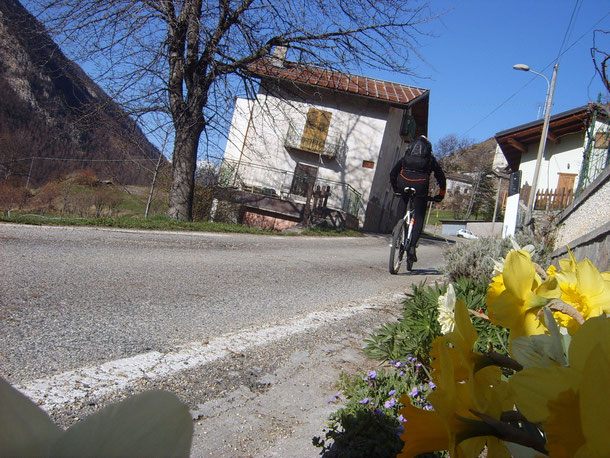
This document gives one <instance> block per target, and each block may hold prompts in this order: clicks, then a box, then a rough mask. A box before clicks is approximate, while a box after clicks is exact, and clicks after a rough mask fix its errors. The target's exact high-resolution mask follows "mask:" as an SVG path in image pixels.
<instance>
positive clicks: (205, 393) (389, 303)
mask: <svg viewBox="0 0 610 458" xmlns="http://www.w3.org/2000/svg"><path fill="white" fill-rule="evenodd" d="M403 297H404V296H402V295H399V294H397V295H393V296H388V297H386V298H381V299H378V300H376V301H372V302H371V303H370V306H369V307H367V309H366V311H364V312H362V313H359V314H358V315H355V316H353V317H351V318H350V319H348V320H338V321H336V322H334V323H332V324H331V325H328V326H324V327H321V328H319V329H317V330H315V331H313V332H310V331H308V332H306V333H301V334H295V335H293V336H292V337H290V338H288V339H284V340H282V341H281V342H278V343H276V344H274V345H268V346H264V347H258V348H255V349H253V350H250V351H247V352H244V353H235V354H232V355H231V356H230V357H228V358H224V359H222V360H219V361H216V362H214V363H211V364H207V365H205V366H203V367H200V368H197V369H194V370H185V371H184V372H181V373H179V374H176V375H174V376H172V377H168V378H165V379H163V380H148V379H142V380H139V381H138V382H137V383H136V384H134V385H132V386H131V387H130V388H129V389H128V390H124V391H121V392H117V393H114V394H112V395H110V396H108V397H106V398H103V399H87V400H85V401H83V402H75V403H72V404H70V405H65V406H63V408H62V409H57V410H55V411H53V412H51V416H52V418H53V419H54V421H55V422H56V423H58V424H60V425H62V426H63V427H67V426H69V425H71V424H73V423H74V422H76V421H78V420H79V419H81V418H84V417H86V416H87V415H89V414H91V413H93V412H94V411H96V410H98V409H100V408H102V407H104V406H105V405H108V404H111V403H114V402H118V401H120V400H122V399H125V398H126V397H128V396H130V395H133V394H137V393H140V392H142V391H146V390H150V389H163V390H167V391H170V392H173V393H175V394H176V395H177V396H178V397H179V398H180V399H181V400H182V401H183V402H184V403H186V404H187V405H188V407H189V409H190V411H191V415H192V418H193V421H194V427H195V432H194V436H193V444H192V447H191V456H193V457H199V456H202V457H203V456H214V457H246V456H247V457H315V456H318V455H319V452H320V449H318V448H316V447H314V446H313V444H312V439H313V437H314V436H321V435H323V434H324V428H325V426H326V423H327V420H328V416H329V415H330V414H331V413H332V412H334V411H335V410H337V409H338V408H340V407H341V402H340V401H338V402H335V403H332V404H329V403H328V401H329V398H330V397H331V396H333V395H335V394H336V393H337V387H336V386H335V384H336V382H337V381H338V380H339V376H340V374H341V372H345V373H347V374H352V375H355V374H356V373H358V372H367V371H369V370H371V369H373V368H376V367H377V365H378V363H377V362H376V361H374V360H370V359H368V358H367V357H366V356H365V355H364V353H363V351H362V349H363V347H364V339H366V338H367V337H368V336H369V335H370V334H371V333H372V332H373V331H374V330H375V329H377V328H378V327H379V326H380V325H382V324H384V323H387V322H389V321H394V320H396V319H397V317H398V316H399V314H400V309H401V306H402V304H401V301H402V299H403Z"/></svg>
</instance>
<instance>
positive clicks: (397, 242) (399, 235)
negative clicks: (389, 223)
mask: <svg viewBox="0 0 610 458" xmlns="http://www.w3.org/2000/svg"><path fill="white" fill-rule="evenodd" d="M404 242H405V225H404V224H403V221H402V220H400V221H398V223H396V226H394V230H393V231H392V246H391V247H390V273H391V274H392V275H396V274H397V273H398V270H399V269H400V264H401V263H402V259H403V257H404V255H405V252H406V249H407V247H406V246H405V243H404Z"/></svg>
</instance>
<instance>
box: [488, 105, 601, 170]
mask: <svg viewBox="0 0 610 458" xmlns="http://www.w3.org/2000/svg"><path fill="white" fill-rule="evenodd" d="M593 106H594V104H588V105H584V106H582V107H578V108H574V109H572V110H568V111H564V112H563V113H559V114H556V115H554V116H551V118H550V119H549V132H548V135H547V140H548V141H551V142H553V143H555V144H557V143H559V141H560V138H561V137H563V136H564V135H569V134H574V133H578V132H581V131H583V130H585V129H586V127H587V125H588V122H589V117H590V115H591V112H592V111H593V108H592V107H593ZM543 124H544V120H543V119H538V120H536V121H533V122H529V123H527V124H522V125H520V126H517V127H513V128H511V129H508V130H503V131H501V132H498V133H497V134H496V135H495V138H496V141H497V142H498V144H499V145H500V148H502V152H503V153H504V157H506V160H507V161H508V164H509V165H510V168H511V169H512V170H513V171H516V170H518V169H519V163H520V162H521V154H523V153H525V152H527V150H528V147H529V145H531V144H536V145H537V144H539V143H540V137H541V136H542V127H543Z"/></svg>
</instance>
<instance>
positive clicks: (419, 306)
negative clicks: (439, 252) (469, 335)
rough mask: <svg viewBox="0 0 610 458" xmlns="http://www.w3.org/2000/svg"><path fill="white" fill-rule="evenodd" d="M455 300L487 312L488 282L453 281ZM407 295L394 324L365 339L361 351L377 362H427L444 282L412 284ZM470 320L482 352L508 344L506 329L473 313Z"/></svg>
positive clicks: (437, 329) (436, 330) (438, 330)
mask: <svg viewBox="0 0 610 458" xmlns="http://www.w3.org/2000/svg"><path fill="white" fill-rule="evenodd" d="M453 285H454V289H455V294H456V297H457V299H461V300H462V301H463V302H464V303H465V304H466V306H467V307H468V308H469V309H471V310H474V311H476V312H481V313H483V314H487V303H486V301H485V296H486V295H487V286H488V285H487V283H483V282H477V281H475V280H473V279H471V278H467V277H461V278H458V279H456V281H454V282H453ZM412 288H413V290H412V292H411V293H409V294H407V298H406V299H405V301H404V307H403V310H402V317H401V319H400V320H399V321H398V322H396V323H386V324H384V325H383V326H382V327H381V328H380V329H378V330H377V331H376V332H375V333H373V334H371V336H370V337H369V338H368V339H366V340H365V341H364V342H365V344H366V346H365V348H364V352H365V354H366V355H367V356H369V357H370V358H373V359H376V360H378V361H390V360H399V361H400V360H402V359H404V358H405V357H406V356H407V355H412V356H414V357H415V358H416V359H417V361H418V362H420V363H422V364H423V365H424V367H428V366H429V365H430V350H431V349H432V342H433V341H434V339H436V338H437V337H438V336H440V335H441V326H440V324H439V322H438V298H439V296H441V295H444V294H445V293H446V292H447V285H439V284H438V283H435V284H434V285H433V286H425V285H424V284H420V285H413V286H412ZM472 322H473V324H474V326H475V328H476V329H477V331H478V333H479V340H477V343H476V348H477V350H479V351H482V352H485V351H487V349H488V348H489V345H490V344H493V346H494V348H504V349H506V347H507V341H508V332H507V331H506V329H504V328H501V327H498V326H495V325H493V324H492V323H490V322H489V321H487V320H485V319H483V318H480V317H477V316H473V317H472Z"/></svg>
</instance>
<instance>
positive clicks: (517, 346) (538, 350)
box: [510, 335, 557, 369]
mask: <svg viewBox="0 0 610 458" xmlns="http://www.w3.org/2000/svg"><path fill="white" fill-rule="evenodd" d="M550 340H551V337H550V336H547V335H539V336H531V337H517V338H516V339H514V340H513V341H512V342H511V346H510V350H511V354H512V356H513V358H514V359H515V360H516V361H517V362H518V363H519V364H521V365H522V366H523V368H525V369H528V368H530V367H549V366H556V365H557V362H555V361H554V360H553V359H552V358H551V356H550V355H549V354H548V348H549V347H550V346H551V342H550Z"/></svg>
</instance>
